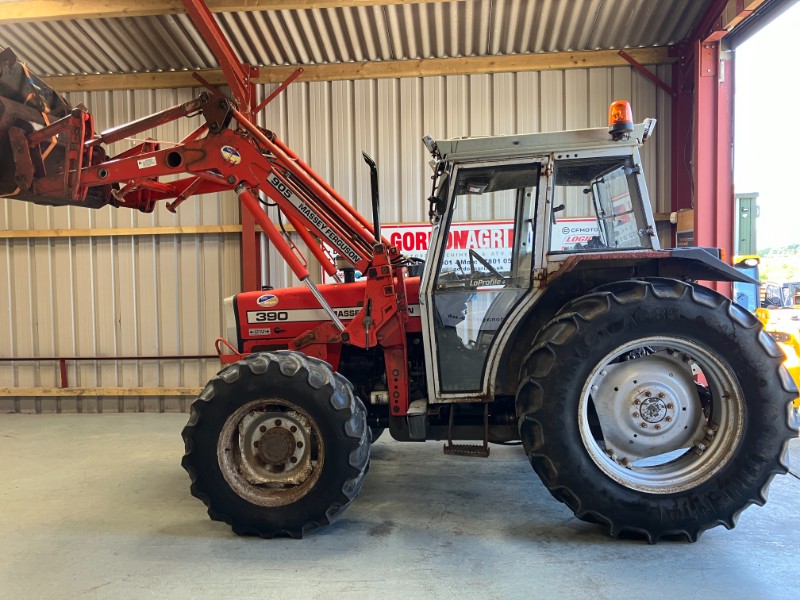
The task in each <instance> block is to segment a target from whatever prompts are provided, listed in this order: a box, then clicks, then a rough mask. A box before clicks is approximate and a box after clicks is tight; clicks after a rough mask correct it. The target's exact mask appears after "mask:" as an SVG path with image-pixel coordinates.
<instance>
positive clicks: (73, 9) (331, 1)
mask: <svg viewBox="0 0 800 600" xmlns="http://www.w3.org/2000/svg"><path fill="white" fill-rule="evenodd" d="M450 1H453V0H377V1H375V0H206V4H207V5H208V7H209V8H210V9H211V12H248V11H261V10H302V9H310V8H341V7H352V6H375V5H376V4H377V5H389V4H422V3H429V2H450ZM456 1H462V0H456ZM0 6H2V10H1V11H0V24H4V23H24V22H29V21H55V20H61V19H101V18H111V17H151V16H154V15H174V14H178V13H184V12H186V11H185V10H184V8H183V3H182V2H181V0H135V1H133V2H132V1H131V0H71V1H69V2H65V1H64V0H8V1H6V2H2V3H1V4H0Z"/></svg>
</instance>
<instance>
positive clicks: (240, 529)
mask: <svg viewBox="0 0 800 600" xmlns="http://www.w3.org/2000/svg"><path fill="white" fill-rule="evenodd" d="M183 439H184V442H185V444H186V454H185V455H184V457H183V461H182V465H183V467H184V468H185V469H186V470H187V471H188V472H189V475H190V477H191V479H192V486H191V492H192V495H193V496H195V497H197V498H200V499H201V500H202V501H203V502H204V503H205V504H206V506H208V514H209V516H210V517H211V518H212V519H214V520H216V521H225V522H226V523H228V524H230V525H231V527H232V528H233V530H234V532H236V533H237V534H240V535H258V536H261V537H266V538H271V537H273V536H276V535H288V536H291V537H294V538H300V537H303V535H304V534H305V533H308V532H309V531H312V530H313V529H316V528H317V527H319V526H321V525H326V524H328V523H330V522H332V521H333V520H334V518H335V517H337V516H338V515H339V514H341V512H342V511H343V510H344V509H345V508H346V507H347V506H348V505H349V504H350V502H351V501H352V500H353V499H354V498H355V497H356V495H357V494H358V493H359V491H360V490H361V487H362V485H363V483H364V475H365V473H366V470H367V465H368V463H369V449H370V445H369V429H368V428H367V425H366V411H365V409H364V406H363V404H362V403H361V401H360V400H359V399H358V398H357V397H355V396H354V395H353V391H352V386H351V385H350V384H349V382H348V381H347V380H346V379H344V377H342V376H341V375H339V374H337V373H334V372H333V371H332V370H331V368H330V366H329V365H328V364H327V363H325V362H323V361H321V360H317V359H314V358H311V357H308V356H306V355H304V354H301V353H299V352H289V351H285V352H268V353H267V352H265V353H260V354H253V355H250V356H248V357H247V358H245V359H244V360H241V361H239V362H237V363H235V364H232V365H230V366H228V367H227V368H225V369H223V370H222V371H220V373H219V374H218V375H217V376H216V377H214V379H212V380H211V381H210V382H209V384H208V385H207V386H206V388H205V389H204V390H203V392H202V393H201V394H200V396H199V397H198V398H197V399H196V400H195V401H194V403H193V404H192V409H191V417H190V419H189V422H188V423H187V425H186V427H185V428H184V430H183Z"/></svg>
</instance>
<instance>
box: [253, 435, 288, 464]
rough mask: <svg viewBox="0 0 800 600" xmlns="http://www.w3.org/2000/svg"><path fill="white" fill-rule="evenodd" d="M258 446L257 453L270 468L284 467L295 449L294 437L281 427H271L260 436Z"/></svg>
mask: <svg viewBox="0 0 800 600" xmlns="http://www.w3.org/2000/svg"><path fill="white" fill-rule="evenodd" d="M256 443H257V444H258V453H257V455H256V456H258V457H260V458H261V460H263V461H264V463H265V464H267V465H270V466H277V465H285V464H286V463H287V462H288V461H289V458H290V457H291V456H293V455H294V452H295V449H296V448H297V442H296V441H295V439H294V436H293V435H292V434H291V433H290V432H289V431H288V430H287V429H283V428H282V427H273V428H272V429H268V430H267V432H266V433H265V434H264V435H262V436H261V439H260V440H257V442H254V445H255V444H256Z"/></svg>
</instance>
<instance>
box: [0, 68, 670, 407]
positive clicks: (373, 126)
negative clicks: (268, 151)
mask: <svg viewBox="0 0 800 600" xmlns="http://www.w3.org/2000/svg"><path fill="white" fill-rule="evenodd" d="M655 71H656V73H657V75H658V76H659V77H660V78H662V79H664V80H665V81H669V76H670V68H669V67H668V66H661V67H658V68H657V69H655ZM270 89H271V88H270ZM265 91H269V90H261V92H262V93H263V92H265ZM195 92H196V90H195ZM193 93H194V92H193V91H192V90H177V91H176V90H169V91H144V92H114V93H112V92H98V93H91V94H72V95H71V96H70V98H69V100H70V101H71V102H72V103H73V104H78V103H83V104H85V105H86V106H87V107H89V108H90V110H91V111H92V112H93V113H94V114H95V117H96V120H97V128H98V129H102V128H105V127H108V126H111V125H113V124H119V123H121V122H125V121H129V120H132V119H135V118H139V117H142V116H145V115H147V114H149V113H151V112H153V111H156V110H159V109H162V108H166V107H168V106H171V105H174V104H177V103H179V102H183V101H185V100H188V99H189V98H191V97H192V95H193ZM619 98H629V99H630V100H631V102H632V104H633V107H634V115H635V117H636V119H637V120H642V119H643V118H644V117H647V116H653V117H656V118H657V119H658V120H659V124H658V127H657V129H656V135H655V137H654V138H653V140H652V141H651V142H650V143H649V144H648V145H647V146H646V147H645V148H644V150H643V156H644V161H645V165H646V169H647V173H648V179H649V182H650V194H651V199H652V201H653V204H654V209H655V211H656V212H666V211H668V210H669V202H670V199H669V195H670V190H669V173H670V164H669V134H668V132H669V130H670V123H669V119H670V113H669V107H670V102H669V98H668V97H667V96H666V94H664V92H661V91H658V90H657V89H656V88H655V87H654V86H653V84H652V83H650V82H649V81H647V80H646V79H644V78H643V77H641V76H640V75H639V74H637V73H636V72H635V71H633V70H632V69H630V68H628V67H617V68H597V69H585V70H581V69H576V70H568V71H547V72H527V73H516V74H514V73H509V74H495V75H472V76H452V77H432V78H424V79H382V80H374V81H373V80H364V81H355V82H331V83H313V84H308V83H295V84H293V85H292V86H290V88H289V89H288V90H287V92H286V93H285V94H284V95H282V96H281V97H279V98H278V99H277V100H275V101H274V102H273V103H272V104H271V105H270V106H269V107H268V108H267V110H266V112H265V115H264V121H263V123H262V124H263V125H265V126H266V127H268V128H269V129H272V130H273V131H275V132H276V133H277V134H278V135H279V137H281V138H282V139H283V140H284V141H286V142H287V143H288V144H289V145H290V146H291V147H292V148H294V149H295V150H296V151H297V152H298V154H300V155H301V156H303V157H304V158H305V159H306V161H307V162H308V163H309V164H310V165H311V166H312V167H314V168H315V169H316V170H317V171H318V172H319V173H320V174H321V175H322V176H323V177H325V178H326V179H328V180H329V181H330V182H331V183H332V184H333V185H334V187H335V188H336V189H338V190H339V191H340V192H341V193H342V195H344V196H345V197H346V198H348V199H350V200H351V201H352V202H353V203H354V204H355V205H356V207H357V208H358V209H359V210H361V211H362V212H364V213H365V214H369V211H370V205H369V181H368V173H367V169H366V167H365V166H364V165H363V162H362V161H361V151H362V150H364V151H366V152H367V153H369V154H370V155H372V157H373V158H375V160H376V161H377V163H378V166H379V170H380V191H381V197H382V213H383V214H382V217H383V220H384V222H387V223H389V222H392V223H394V222H422V221H424V220H425V218H426V214H427V209H428V207H427V202H426V200H425V198H427V196H428V194H429V192H430V190H429V185H430V179H429V175H430V169H429V168H428V166H427V159H428V156H427V154H426V152H425V150H424V147H423V146H422V144H421V142H420V138H421V137H422V135H423V134H431V135H432V136H433V137H434V138H447V137H456V136H462V135H492V134H503V133H516V132H537V131H555V130H560V129H572V128H580V127H596V126H603V125H605V123H606V117H607V109H608V105H609V103H610V102H611V101H612V100H614V99H619ZM191 126H192V123H190V122H189V121H186V120H185V121H184V122H176V123H173V124H170V125H167V126H164V127H162V128H160V129H159V130H157V131H156V132H155V134H153V137H155V138H156V139H159V140H165V141H170V140H179V139H180V138H181V137H183V136H184V135H186V134H188V133H189V130H190V127H191ZM127 143H128V142H121V143H120V144H118V145H117V146H116V147H114V148H112V152H114V151H117V152H118V151H120V150H122V149H124V148H125V147H127V146H126V145H125V144H127ZM237 222H238V206H237V203H236V200H235V198H233V197H232V196H231V195H230V194H227V195H220V196H210V197H204V198H201V199H195V200H191V201H188V202H186V203H185V204H184V205H183V206H181V208H180V209H179V210H178V213H177V215H173V214H172V213H169V212H168V211H166V210H165V209H164V207H163V206H162V207H160V208H159V209H158V210H157V211H156V212H154V213H153V214H151V215H145V214H141V213H134V212H132V211H129V210H126V209H110V208H106V209H102V210H100V211H89V210H86V209H76V208H49V207H39V206H34V205H27V204H23V203H18V202H16V201H8V200H5V201H2V204H1V205H0V229H13V230H18V229H52V228H119V227H144V226H166V225H215V224H235V223H237ZM269 270H270V273H271V276H270V282H269V283H270V284H272V285H273V286H275V287H280V286H284V285H292V284H293V280H292V276H291V274H290V273H289V272H288V270H287V268H286V265H285V263H284V261H282V260H281V259H280V257H279V256H271V257H270V260H269ZM239 271H240V251H239V239H238V236H237V235H231V234H202V235H159V236H121V237H113V238H85V237H84V238H68V239H54V238H50V239H34V238H29V239H21V240H0V281H3V282H7V288H6V289H4V290H0V357H27V356H76V355H79V356H120V355H132V356H153V355H187V354H210V353H213V348H212V345H213V340H214V339H215V338H216V337H217V336H219V335H221V334H222V313H221V308H220V305H221V300H222V298H223V297H225V296H227V295H230V294H232V293H235V292H236V291H238V290H239V287H240V285H241V284H240V273H239ZM217 368H218V363H217V362H216V361H215V360H203V361H197V360H192V361H182V362H179V361H162V362H158V361H118V362H97V363H95V362H91V361H82V362H80V363H78V365H77V366H74V365H73V366H70V371H69V377H70V384H71V385H73V386H87V387H118V386H119V387H160V386H164V387H174V386H202V385H203V384H204V383H205V381H206V380H207V379H208V378H209V377H210V376H211V375H212V374H213V373H214V372H215V371H216V369H217ZM56 385H58V369H57V367H56V365H54V364H53V363H50V362H42V363H32V364H31V363H20V362H16V363H8V362H0V387H39V386H56ZM187 403H188V402H187V401H186V400H184V399H178V398H152V399H141V398H101V399H94V398H83V399H74V398H60V399H56V398H34V399H22V398H8V397H6V398H0V410H2V411H4V412H5V411H25V412H32V411H37V412H39V411H42V412H51V411H63V412H75V411H78V412H87V411H88V412H93V411H100V410H102V411H109V412H115V411H128V410H134V411H137V410H147V411H176V410H185V408H186V406H187Z"/></svg>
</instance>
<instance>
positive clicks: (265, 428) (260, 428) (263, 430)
mask: <svg viewBox="0 0 800 600" xmlns="http://www.w3.org/2000/svg"><path fill="white" fill-rule="evenodd" d="M258 430H259V431H260V432H261V433H264V432H265V431H266V430H267V426H266V425H262V426H261V427H259V428H258Z"/></svg>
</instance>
